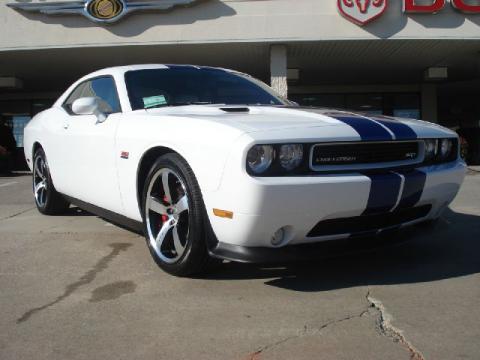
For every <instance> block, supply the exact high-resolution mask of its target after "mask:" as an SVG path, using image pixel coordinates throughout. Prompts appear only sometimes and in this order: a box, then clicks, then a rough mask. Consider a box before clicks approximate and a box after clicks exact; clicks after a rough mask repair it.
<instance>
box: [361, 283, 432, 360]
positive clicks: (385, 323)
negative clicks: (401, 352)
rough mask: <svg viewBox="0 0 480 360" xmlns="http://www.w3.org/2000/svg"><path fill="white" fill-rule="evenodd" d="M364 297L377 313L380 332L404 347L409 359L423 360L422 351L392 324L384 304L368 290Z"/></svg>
mask: <svg viewBox="0 0 480 360" xmlns="http://www.w3.org/2000/svg"><path fill="white" fill-rule="evenodd" d="M366 298H367V300H368V302H369V303H370V304H371V307H372V308H374V309H375V310H376V311H377V313H378V321H377V325H378V329H379V332H380V334H381V335H383V336H385V337H388V338H390V339H392V340H393V341H394V342H396V343H399V344H401V345H403V346H404V347H406V348H407V350H408V352H409V353H410V359H411V360H425V357H424V356H423V355H422V353H421V352H420V351H419V350H418V349H416V348H415V346H413V345H412V343H411V342H410V341H408V340H407V339H406V338H405V336H404V335H403V331H402V330H400V329H398V328H397V327H395V326H394V325H393V324H392V320H393V317H392V315H391V314H389V313H388V312H387V310H386V309H385V306H384V305H383V303H382V302H381V301H380V300H377V299H375V298H374V297H372V296H370V290H369V291H368V294H367V296H366Z"/></svg>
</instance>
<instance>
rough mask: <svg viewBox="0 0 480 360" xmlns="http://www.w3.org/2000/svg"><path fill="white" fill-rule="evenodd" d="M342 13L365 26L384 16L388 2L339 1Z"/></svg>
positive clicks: (371, 0) (376, 0)
mask: <svg viewBox="0 0 480 360" xmlns="http://www.w3.org/2000/svg"><path fill="white" fill-rule="evenodd" d="M338 9H339V10H340V13H341V14H342V15H343V16H345V17H346V18H347V19H349V20H350V21H353V22H354V23H355V24H358V25H365V24H368V23H369V22H371V21H373V20H375V19H376V18H378V17H380V16H382V15H383V13H384V12H385V10H386V9H387V0H338Z"/></svg>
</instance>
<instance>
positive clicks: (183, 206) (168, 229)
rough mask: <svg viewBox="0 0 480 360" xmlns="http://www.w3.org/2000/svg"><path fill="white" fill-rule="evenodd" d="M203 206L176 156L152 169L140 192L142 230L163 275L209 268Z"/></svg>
mask: <svg viewBox="0 0 480 360" xmlns="http://www.w3.org/2000/svg"><path fill="white" fill-rule="evenodd" d="M204 214H205V211H204V205H203V199H202V196H201V192H200V188H199V186H198V183H197V180H196V178H195V175H194V174H193V171H192V169H191V168H190V166H189V165H188V164H187V162H186V161H185V160H184V159H183V158H182V157H181V156H179V155H177V154H166V155H164V156H162V157H160V158H159V159H158V160H157V161H156V162H155V164H154V165H153V166H152V168H151V170H150V172H149V174H148V176H147V180H146V182H145V186H144V191H143V215H144V230H145V236H146V240H147V245H148V248H149V250H150V253H151V254H152V257H153V258H154V260H155V261H156V263H157V264H158V265H159V266H160V267H161V268H162V269H163V270H165V271H166V272H168V273H170V274H173V275H177V276H189V275H193V274H197V273H200V272H202V271H204V270H205V269H206V267H207V265H208V264H209V260H210V256H209V255H208V252H207V246H206V241H205V228H204V216H205V215H204Z"/></svg>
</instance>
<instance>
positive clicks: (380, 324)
mask: <svg viewBox="0 0 480 360" xmlns="http://www.w3.org/2000/svg"><path fill="white" fill-rule="evenodd" d="M365 298H366V300H367V302H368V307H367V309H365V310H363V311H362V312H360V313H359V314H353V315H347V316H345V317H343V318H340V319H336V320H331V321H328V322H326V323H325V324H323V325H321V326H320V327H316V328H312V329H309V328H308V326H307V325H304V327H303V330H302V331H300V333H298V334H296V335H292V336H289V337H286V338H284V339H282V340H279V341H277V342H275V343H272V344H269V345H265V346H262V347H260V348H259V349H258V350H256V351H255V352H253V353H251V354H249V355H248V356H247V357H246V360H258V359H260V357H261V355H262V354H263V353H265V352H266V351H268V350H270V349H272V348H274V347H276V346H279V345H281V344H284V343H286V342H288V341H291V340H294V339H299V338H301V337H303V336H306V335H321V332H322V330H325V329H326V328H328V327H330V326H335V325H337V324H340V323H342V322H346V321H350V320H352V319H357V318H361V317H363V316H365V315H371V316H375V317H377V330H378V332H379V333H380V335H382V336H385V337H387V338H389V339H391V340H392V341H393V342H394V343H399V344H401V345H402V346H404V347H405V348H406V349H407V350H408V352H409V353H410V359H411V360H425V357H424V356H423V355H422V353H421V352H420V351H419V350H418V349H416V348H415V346H413V345H412V343H410V342H409V341H408V340H407V339H406V338H405V336H404V335H403V331H402V330H400V329H398V328H397V327H395V326H394V325H393V324H392V319H393V317H392V315H390V314H389V313H388V312H387V310H386V309H385V306H384V305H383V303H382V302H381V301H380V300H377V299H375V298H374V297H372V296H371V291H370V289H368V292H367V295H366V296H365ZM372 309H373V310H374V311H375V314H372V311H371V310H372Z"/></svg>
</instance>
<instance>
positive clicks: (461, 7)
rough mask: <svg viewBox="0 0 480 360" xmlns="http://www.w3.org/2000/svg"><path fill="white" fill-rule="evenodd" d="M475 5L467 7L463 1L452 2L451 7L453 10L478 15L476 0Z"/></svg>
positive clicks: (479, 11) (478, 6)
mask: <svg viewBox="0 0 480 360" xmlns="http://www.w3.org/2000/svg"><path fill="white" fill-rule="evenodd" d="M477 3H478V5H469V4H465V0H452V5H453V7H454V8H455V9H457V10H460V11H461V12H465V13H470V14H479V13H480V0H477Z"/></svg>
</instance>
